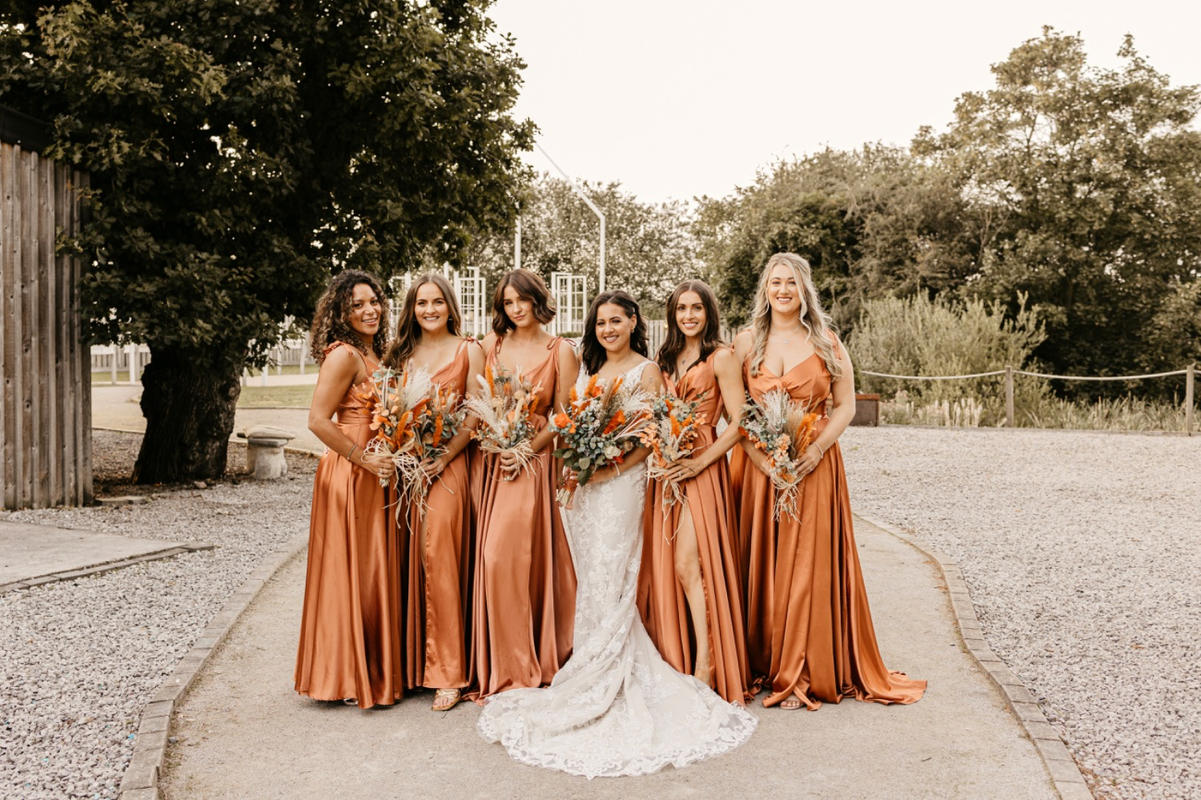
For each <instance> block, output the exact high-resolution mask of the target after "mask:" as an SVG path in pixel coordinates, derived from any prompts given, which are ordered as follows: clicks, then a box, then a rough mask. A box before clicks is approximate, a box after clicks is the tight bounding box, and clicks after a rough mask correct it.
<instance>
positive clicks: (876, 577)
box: [161, 521, 1056, 800]
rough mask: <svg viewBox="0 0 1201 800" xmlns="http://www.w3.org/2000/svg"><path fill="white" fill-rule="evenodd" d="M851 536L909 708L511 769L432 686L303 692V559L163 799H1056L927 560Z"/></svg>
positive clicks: (284, 581)
mask: <svg viewBox="0 0 1201 800" xmlns="http://www.w3.org/2000/svg"><path fill="white" fill-rule="evenodd" d="M857 525H858V527H857V529H856V534H857V538H858V541H859V545H860V553H861V557H862V560H863V567H864V573H865V578H866V580H867V585H868V589H869V594H870V598H871V604H872V610H873V612H874V617H875V623H876V632H877V635H878V637H879V640H880V645H881V649H882V651H883V655H884V659H885V661H886V663H887V664H888V665H889V666H890V667H891V668H893V669H900V670H904V671H906V672H908V673H909V674H911V675H913V676H916V677H922V678H926V679H928V680H929V682H930V688H929V691H928V692H927V694H926V696H925V697H924V698H923V699H922V701H921V702H919V703H917V704H916V705H912V706H880V705H875V704H868V703H858V702H854V701H844V702H843V703H841V704H840V705H825V706H823V707H822V708H821V709H820V710H819V711H817V712H813V713H809V712H806V711H793V712H786V711H781V710H779V709H763V708H762V707H761V706H758V705H756V706H755V707H754V708H755V713H756V714H757V715H758V716H759V719H760V725H759V728H758V730H757V731H756V732H755V735H754V736H753V737H752V738H751V740H750V742H748V743H747V744H746V745H744V746H743V747H741V748H740V749H738V750H736V751H734V752H733V753H730V754H727V755H725V756H722V757H720V758H715V759H712V760H709V761H706V762H702V763H700V764H696V765H694V766H691V767H688V768H686V769H683V770H674V769H667V770H664V771H663V772H660V773H658V774H655V775H650V776H645V777H638V778H616V779H613V778H610V779H604V778H601V779H597V780H594V781H587V780H585V779H583V778H576V777H572V776H568V775H563V774H560V773H557V772H552V771H548V770H542V769H537V768H534V767H527V766H524V765H520V764H517V763H515V762H513V761H511V760H510V759H509V758H508V756H507V755H506V754H505V752H504V750H503V749H502V748H501V747H500V746H498V745H489V744H485V743H484V741H483V740H482V739H480V738H479V736H478V735H477V734H476V732H475V720H476V717H477V715H478V712H477V710H476V708H475V706H473V705H470V704H462V705H460V706H459V707H458V708H455V709H454V710H452V711H451V712H449V713H446V714H435V713H433V712H431V711H429V704H430V702H431V700H432V696H431V694H430V693H422V694H419V695H416V696H414V697H410V698H407V699H406V700H404V701H403V702H401V703H400V704H398V705H397V706H394V707H391V708H387V709H382V710H374V711H360V710H359V709H357V708H347V707H344V706H342V705H338V704H332V703H317V702H313V701H311V700H308V699H306V698H302V697H299V696H298V695H296V694H295V693H294V692H293V691H292V669H293V665H294V659H295V649H296V636H297V628H298V624H299V620H300V604H301V597H302V594H303V591H304V558H303V556H300V557H297V558H296V559H294V560H293V561H292V562H290V563H289V564H288V566H286V567H285V568H284V569H283V570H281V571H280V573H279V574H278V575H277V576H276V577H275V578H274V579H273V580H272V581H271V582H269V583H268V584H267V586H266V587H265V589H264V590H263V592H262V593H261V594H260V595H259V596H258V598H257V599H256V600H255V601H254V602H253V603H252V604H251V606H250V608H249V609H248V610H247V612H246V614H245V615H244V616H243V617H242V619H241V620H240V621H239V623H238V624H237V625H236V627H235V628H234V630H233V631H232V633H231V634H230V637H229V638H228V639H227V640H226V642H225V644H224V645H223V646H222V647H221V648H219V650H218V651H217V652H215V653H214V654H213V657H212V659H211V660H210V661H209V662H208V664H207V665H206V666H205V667H204V669H203V670H202V672H201V674H200V675H199V677H198V678H197V681H196V683H195V684H193V687H192V689H191V690H190V691H189V693H188V695H187V696H186V697H185V698H184V699H183V700H182V702H181V703H180V705H179V706H177V712H176V715H175V718H174V722H173V724H172V730H171V736H172V737H174V740H175V741H174V743H173V744H171V745H169V748H168V751H167V758H166V762H165V765H164V769H163V775H162V777H161V786H162V789H163V796H164V797H166V798H179V799H180V800H182V799H183V798H192V797H205V798H244V797H255V798H274V797H278V798H328V797H337V798H338V800H353V798H377V797H378V798H383V797H421V798H472V797H479V798H497V797H505V798H507V797H521V798H527V799H528V798H543V797H545V798H569V797H570V798H574V797H579V798H585V797H587V798H592V797H597V798H628V797H655V798H659V799H661V800H666V798H692V797H760V798H769V797H778V798H795V797H824V798H835V797H836V798H890V799H892V798H1006V800H1018V799H1019V798H1052V797H1055V796H1056V794H1055V791H1054V788H1053V787H1052V784H1051V782H1050V779H1049V778H1048V776H1047V773H1046V770H1045V768H1044V766H1043V763H1042V761H1041V760H1040V758H1039V756H1038V754H1037V752H1036V750H1035V748H1034V746H1033V744H1032V743H1031V742H1030V740H1029V739H1027V738H1026V737H1025V736H1024V735H1023V733H1022V730H1021V728H1020V726H1019V723H1018V721H1017V720H1016V718H1015V717H1013V716H1012V714H1011V713H1010V712H1009V711H1008V710H1007V707H1006V705H1005V702H1004V700H1003V699H1002V697H1001V695H1000V693H999V692H998V690H997V689H996V688H995V687H994V685H993V684H992V683H991V682H990V680H989V679H988V677H987V676H986V675H985V673H984V672H983V671H982V670H981V669H980V667H979V666H978V665H977V664H976V662H975V661H974V660H973V659H972V658H971V656H969V655H968V654H967V653H966V652H965V651H964V649H963V644H962V641H961V639H960V637H959V635H958V633H957V632H956V630H955V623H954V621H953V620H954V617H953V616H952V612H951V608H950V604H949V601H948V597H947V593H946V590H945V587H944V586H942V584H941V579H940V578H939V573H938V571H937V569H936V568H935V567H934V565H932V564H931V563H929V562H928V561H927V559H926V558H925V556H923V555H922V554H921V553H919V552H918V551H916V550H915V549H913V548H912V547H910V546H909V545H907V544H905V543H903V542H901V541H899V540H898V539H896V538H894V537H893V536H890V535H889V534H887V533H885V532H884V531H882V530H880V529H878V528H876V527H874V526H871V525H869V524H868V523H866V522H863V521H859V522H858V523H857Z"/></svg>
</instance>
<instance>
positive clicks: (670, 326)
mask: <svg viewBox="0 0 1201 800" xmlns="http://www.w3.org/2000/svg"><path fill="white" fill-rule="evenodd" d="M684 292H696V294H697V296H698V297H700V298H701V305H702V306H703V307H704V309H705V327H704V328H702V329H701V353H700V355H699V356H697V359H696V361H693V362H692V364H689V365H688V366H687V367H685V368H684V372H687V371H688V370H689V369H691V368H692V367H693V366H694V365H695V364H699V363H700V362H702V361H704V360H705V359H707V358H708V357H709V356H711V355H713V351H714V350H716V349H717V348H718V347H721V345H722V341H721V316H720V315H721V312H720V311H718V308H717V296H716V295H714V294H713V290H712V289H710V288H709V284H707V283H705V282H704V281H684V282H683V283H681V284H680V285H679V286H677V287H676V288H675V289H674V290H673V291H672V293H671V297H669V298H667V306H666V309H667V336H666V337H665V338H664V339H663V344H662V345H660V347H659V352H658V353H657V354H656V355H655V361H657V362H658V363H659V369H661V370H663V374H664V375H671V376H672V377H673V378H675V377H679V376H677V375H676V359H678V358H679V357H680V352H681V351H682V350H683V349H684V345H686V344H687V343H688V337H687V336H685V335H684V332H683V331H682V330H680V323H679V322H677V321H676V306H677V305H679V303H680V298H681V297H683V296H684ZM680 374H681V375H682V374H683V373H680Z"/></svg>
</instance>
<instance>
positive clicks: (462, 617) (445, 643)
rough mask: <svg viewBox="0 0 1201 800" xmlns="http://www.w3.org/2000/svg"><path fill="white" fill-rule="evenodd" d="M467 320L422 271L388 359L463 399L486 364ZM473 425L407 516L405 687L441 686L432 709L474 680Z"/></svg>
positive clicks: (449, 292)
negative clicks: (422, 503)
mask: <svg viewBox="0 0 1201 800" xmlns="http://www.w3.org/2000/svg"><path fill="white" fill-rule="evenodd" d="M462 324H463V318H462V315H461V313H460V312H459V303H458V301H457V300H456V299H455V295H454V290H453V289H451V287H450V284H449V283H448V282H447V281H446V279H445V278H443V277H442V276H441V275H438V274H437V273H426V274H424V275H421V276H420V277H418V278H417V279H416V280H415V281H414V282H413V284H412V286H410V288H409V291H408V293H407V294H406V295H405V300H404V307H403V309H402V310H401V312H400V319H399V321H398V322H397V326H396V341H395V342H393V344H392V346H391V347H390V348H389V350H388V354H387V356H386V357H385V359H384V363H385V364H386V365H387V366H389V367H391V368H392V369H394V370H397V371H401V370H405V369H411V368H421V369H424V370H425V371H427V372H428V373H429V374H430V375H431V376H433V380H434V382H435V383H437V384H438V385H440V386H441V387H442V389H443V390H445V391H448V392H454V393H455V394H456V395H457V396H458V397H459V398H462V397H464V396H465V394H466V393H467V391H468V390H469V389H472V388H475V387H477V386H478V382H477V381H476V376H478V375H479V374H480V372H481V370H482V369H483V364H484V351H483V350H482V349H481V348H480V346H479V344H477V343H476V342H474V341H472V340H470V339H468V338H465V337H463V336H460V335H459V332H460V330H461V329H462ZM474 422H475V421H474V419H472V418H468V420H466V421H465V423H464V425H463V427H462V428H461V429H460V431H459V432H458V434H456V435H455V437H454V438H453V439H451V440H450V443H449V444H448V445H447V449H446V453H445V454H444V455H442V456H440V457H438V458H436V459H432V460H430V461H428V462H427V463H426V464H425V465H424V469H425V472H426V474H427V475H429V476H430V477H431V478H432V479H433V484H432V485H431V486H430V489H429V495H428V497H427V498H426V503H427V508H426V511H425V515H424V517H423V516H422V514H421V512H420V510H419V509H418V508H417V504H416V503H410V505H409V508H408V514H407V515H406V517H407V523H408V537H407V542H408V543H407V547H406V550H407V554H408V559H407V560H408V565H407V569H406V570H405V574H406V578H407V580H406V583H407V597H406V603H405V629H404V630H405V634H404V639H405V653H406V658H407V664H406V667H405V678H406V686H407V687H419V686H420V687H425V688H429V689H434V690H436V691H435V692H434V703H433V710H434V711H449V710H450V709H451V708H453V707H454V706H455V704H456V703H458V702H459V698H460V696H461V693H462V690H463V689H464V688H466V686H467V684H468V683H469V682H470V674H471V669H470V661H469V657H468V644H469V642H470V638H469V636H468V622H469V619H468V617H469V598H470V588H471V587H470V580H471V562H472V558H471V555H472V553H471V549H472V538H471V527H472V513H471V512H472V508H471V496H470V487H469V485H468V468H467V452H466V447H467V443H468V441H469V440H470V438H471V430H472V428H473V427H474ZM402 541H404V540H403V539H402Z"/></svg>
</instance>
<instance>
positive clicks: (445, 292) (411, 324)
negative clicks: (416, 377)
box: [384, 272, 463, 370]
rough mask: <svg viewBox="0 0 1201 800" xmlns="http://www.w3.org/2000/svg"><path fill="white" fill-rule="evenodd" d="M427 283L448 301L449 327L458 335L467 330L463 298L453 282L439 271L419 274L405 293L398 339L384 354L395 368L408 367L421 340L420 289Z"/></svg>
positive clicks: (447, 326) (399, 321)
mask: <svg viewBox="0 0 1201 800" xmlns="http://www.w3.org/2000/svg"><path fill="white" fill-rule="evenodd" d="M427 283H432V284H434V285H435V286H437V287H438V291H440V292H442V297H443V299H444V300H446V309H447V311H448V312H449V313H448V315H447V317H446V330H447V332H448V333H450V335H451V336H458V335H459V331H461V330H462V329H463V313H462V312H461V311H460V310H459V301H458V299H457V298H456V297H455V290H454V289H453V288H451V285H450V281H448V280H446V278H444V277H442V276H441V275H439V274H438V273H436V272H426V273H424V274H422V275H418V276H417V277H416V278H415V279H414V280H413V282H412V283H411V284H410V285H409V291H407V292H405V300H404V305H402V306H401V307H400V318H399V319H397V320H396V339H395V340H394V341H393V342H392V346H391V347H389V348H388V354H387V355H386V356H384V364H385V365H387V366H389V367H391V368H392V369H397V370H399V369H404V365H405V362H406V361H408V360H409V356H411V355H413V349H414V348H416V347H417V343H418V342H419V341H421V334H422V330H421V324H420V323H419V322H417V290H418V289H420V288H421V287H422V286H425V285H426V284H427Z"/></svg>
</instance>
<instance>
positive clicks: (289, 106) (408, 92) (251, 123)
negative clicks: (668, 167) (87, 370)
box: [0, 0, 532, 481]
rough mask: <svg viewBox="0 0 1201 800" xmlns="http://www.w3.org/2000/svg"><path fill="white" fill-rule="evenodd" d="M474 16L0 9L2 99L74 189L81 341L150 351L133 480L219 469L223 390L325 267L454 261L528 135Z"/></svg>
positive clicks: (162, 4)
mask: <svg viewBox="0 0 1201 800" xmlns="http://www.w3.org/2000/svg"><path fill="white" fill-rule="evenodd" d="M488 5H489V2H488V0H430V2H417V0H393V1H392V2H386V1H384V0H346V1H343V0H339V2H332V1H330V0H324V1H323V0H307V1H303V0H302V1H300V2H290V3H285V2H278V0H158V1H156V2H136V1H131V2H101V1H100V0H76V1H75V2H67V3H58V4H55V5H52V6H47V7H44V8H41V9H37V8H35V6H34V5H33V4H21V3H16V4H10V5H9V6H7V7H6V14H5V16H4V18H3V20H2V22H0V102H3V103H5V104H7V105H10V106H13V107H15V108H17V109H18V110H22V111H25V112H26V113H31V114H34V115H36V116H39V117H41V118H44V119H45V118H48V119H50V120H52V121H53V125H54V132H55V146H54V147H53V149H52V150H51V151H50V152H49V153H48V154H49V155H51V156H54V157H57V158H60V159H63V160H65V161H67V162H69V163H72V164H75V165H77V166H79V167H82V168H84V169H87V170H88V171H89V172H90V173H91V185H92V192H91V197H90V203H89V210H90V219H89V221H88V222H87V224H86V226H85V229H84V231H83V234H82V236H81V237H80V240H79V241H78V242H76V243H75V244H76V246H77V247H78V248H79V249H80V251H81V252H82V253H83V255H84V257H85V258H86V260H87V261H88V262H89V263H90V264H91V268H90V269H89V270H88V271H87V274H86V276H85V279H84V290H85V299H86V302H87V303H88V309H89V311H90V316H91V322H92V326H93V333H94V335H95V336H96V337H97V338H98V339H100V340H102V341H103V340H137V341H143V342H146V343H147V344H149V346H150V348H151V351H152V354H153V355H152V361H151V365H150V367H149V368H148V370H147V373H146V376H145V378H144V384H145V391H144V393H143V412H144V414H145V415H146V417H147V422H148V428H147V435H146V437H145V439H144V441H143V449H142V455H141V457H140V458H139V465H138V473H139V474H138V477H139V478H140V479H141V480H144V481H158V480H177V479H180V478H183V477H207V476H210V475H214V474H220V473H221V472H223V470H224V464H225V445H224V442H225V440H226V439H227V438H228V436H229V434H230V431H231V428H232V424H233V406H234V403H235V402H236V398H237V394H238V388H237V387H238V381H237V376H238V374H239V373H240V371H241V369H242V367H243V364H244V363H245V362H246V361H247V359H250V360H252V361H253V360H255V359H256V358H261V357H262V355H263V353H264V352H265V349H266V348H267V347H269V346H270V345H271V344H272V343H273V342H274V341H275V339H276V337H277V335H278V332H279V330H280V323H281V322H282V321H283V320H284V319H285V318H287V317H289V316H292V317H296V318H298V319H301V320H303V319H304V318H306V317H307V316H308V315H309V314H310V313H311V310H312V307H313V301H314V300H315V297H316V294H317V293H318V292H319V291H320V290H321V288H322V286H323V285H324V283H325V280H326V278H327V277H328V276H329V275H330V273H331V272H332V271H336V270H337V269H340V268H342V267H365V268H368V269H371V270H374V271H377V272H381V273H384V274H387V273H390V272H392V271H395V270H399V269H404V268H405V267H406V266H408V265H412V264H414V263H417V262H418V261H419V260H420V259H421V257H422V256H423V254H425V253H427V252H429V251H430V250H433V251H436V252H437V253H438V255H439V257H440V258H444V259H447V260H452V261H453V260H457V259H458V257H459V254H460V253H461V251H462V250H463V248H464V247H465V246H466V244H467V243H468V242H469V241H470V239H471V236H472V234H473V233H474V232H476V231H487V230H489V229H491V228H496V227H502V226H504V225H505V224H507V223H508V222H509V221H510V220H511V217H512V214H513V207H514V203H515V192H516V187H517V186H518V185H519V182H520V173H521V168H520V166H519V165H520V162H519V161H518V156H517V154H518V151H520V150H521V149H523V148H526V147H528V144H529V141H530V137H531V134H532V125H531V124H530V123H528V122H521V121H517V120H515V119H514V118H513V117H512V115H511V113H510V111H511V108H512V105H513V102H514V101H515V98H516V96H517V91H518V88H519V84H520V69H521V68H522V66H523V65H522V64H521V62H520V60H519V59H518V57H517V56H516V54H515V52H514V50H513V43H512V40H511V39H510V38H508V37H506V36H500V35H498V34H497V33H496V32H495V30H494V29H493V25H492V23H491V21H490V20H489V19H488V17H487V16H486V10H487V7H488Z"/></svg>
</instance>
